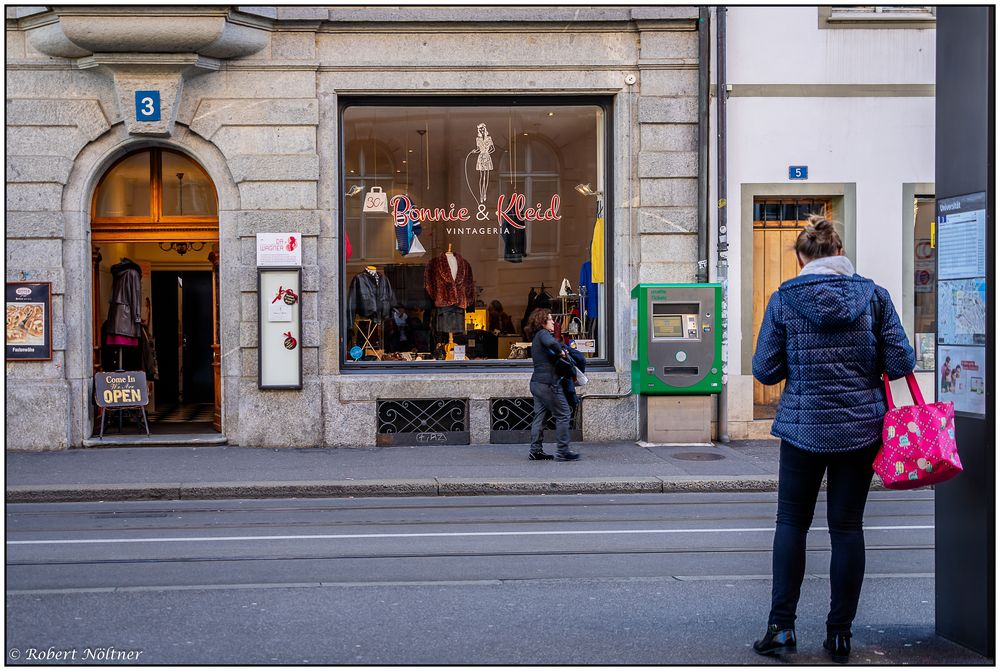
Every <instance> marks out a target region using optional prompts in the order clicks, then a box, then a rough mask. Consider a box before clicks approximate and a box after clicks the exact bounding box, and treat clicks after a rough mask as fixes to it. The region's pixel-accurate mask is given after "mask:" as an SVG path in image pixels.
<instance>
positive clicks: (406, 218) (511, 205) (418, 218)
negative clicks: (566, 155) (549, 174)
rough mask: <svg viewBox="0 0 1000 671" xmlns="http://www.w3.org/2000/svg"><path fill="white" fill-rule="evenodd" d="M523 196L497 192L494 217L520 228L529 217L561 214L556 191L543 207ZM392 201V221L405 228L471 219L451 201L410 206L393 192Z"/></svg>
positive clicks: (548, 217) (406, 198)
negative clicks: (532, 204)
mask: <svg viewBox="0 0 1000 671" xmlns="http://www.w3.org/2000/svg"><path fill="white" fill-rule="evenodd" d="M525 203H526V199H525V197H524V194H523V193H512V194H511V195H510V196H509V197H508V196H506V195H503V194H501V195H500V199H499V200H498V201H497V220H498V221H499V222H500V223H501V224H506V225H509V226H513V227H514V228H518V229H522V230H523V229H524V228H525V224H526V223H527V222H529V221H559V220H561V219H562V215H561V214H559V208H560V206H561V204H562V201H561V199H560V198H559V194H553V196H552V200H551V201H550V202H549V207H548V208H547V209H545V208H543V207H542V204H541V203H537V204H536V205H535V207H526V206H525ZM389 204H390V205H392V215H393V219H394V222H395V225H396V226H397V227H399V228H405V227H406V226H407V225H408V224H410V223H414V224H416V223H422V222H429V221H430V222H433V221H446V222H461V221H470V220H471V219H472V217H471V215H470V214H469V210H468V208H465V207H460V208H458V209H456V208H455V203H451V204H450V205H449V206H448V208H447V209H446V208H443V207H437V208H429V207H413V201H411V200H410V197H409V196H406V195H398V196H393V197H392V198H391V199H390V200H389Z"/></svg>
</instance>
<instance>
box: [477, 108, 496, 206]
mask: <svg viewBox="0 0 1000 671" xmlns="http://www.w3.org/2000/svg"><path fill="white" fill-rule="evenodd" d="M476 149H477V151H478V152H479V158H477V159H476V170H477V171H478V172H479V202H480V203H485V202H486V188H487V185H488V184H489V180H490V171H491V170H493V158H492V157H491V156H490V154H492V153H493V151H494V149H495V148H494V146H493V138H492V137H490V133H489V131H487V130H486V124H484V123H481V124H479V125H478V126H476Z"/></svg>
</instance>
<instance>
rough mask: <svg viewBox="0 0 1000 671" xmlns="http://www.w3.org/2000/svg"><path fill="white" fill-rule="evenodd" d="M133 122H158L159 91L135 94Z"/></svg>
mask: <svg viewBox="0 0 1000 671" xmlns="http://www.w3.org/2000/svg"><path fill="white" fill-rule="evenodd" d="M135 120H136V121H159V120H160V92H159V91H136V92H135Z"/></svg>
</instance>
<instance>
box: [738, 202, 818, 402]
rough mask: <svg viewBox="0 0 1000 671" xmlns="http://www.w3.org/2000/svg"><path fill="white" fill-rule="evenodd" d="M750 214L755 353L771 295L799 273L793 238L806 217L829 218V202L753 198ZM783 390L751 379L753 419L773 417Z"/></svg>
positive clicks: (780, 387)
mask: <svg viewBox="0 0 1000 671" xmlns="http://www.w3.org/2000/svg"><path fill="white" fill-rule="evenodd" d="M753 212H754V222H753V343H754V350H755V351H756V348H757V335H758V334H759V333H760V325H761V323H762V322H763V320H764V310H765V309H766V308H767V302H768V301H769V300H770V299H771V294H773V293H774V292H775V291H777V289H778V287H779V286H781V283H782V282H784V281H785V280H789V279H791V278H793V277H795V276H796V275H797V274H798V272H799V265H798V260H797V259H796V257H795V240H796V238H798V236H799V233H800V232H801V231H802V228H803V227H804V226H805V225H806V224H807V223H809V222H808V217H809V215H810V214H821V215H823V216H825V217H830V216H832V203H831V201H830V200H829V199H816V198H805V199H802V198H758V199H754V208H753ZM784 388H785V383H784V382H779V383H778V384H773V385H764V384H761V383H760V382H758V381H757V380H754V383H753V416H754V419H769V418H773V417H774V414H775V411H776V410H777V408H778V400H779V399H780V398H781V392H782V390H784Z"/></svg>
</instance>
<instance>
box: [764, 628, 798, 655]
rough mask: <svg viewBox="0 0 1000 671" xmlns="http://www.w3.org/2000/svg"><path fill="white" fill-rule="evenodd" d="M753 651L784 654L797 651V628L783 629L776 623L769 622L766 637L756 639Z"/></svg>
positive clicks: (765, 653)
mask: <svg viewBox="0 0 1000 671" xmlns="http://www.w3.org/2000/svg"><path fill="white" fill-rule="evenodd" d="M753 651H754V652H756V653H757V654H758V655H783V654H787V653H794V652H797V649H796V647H795V630H794V629H792V628H788V629H782V628H781V627H779V626H778V625H776V624H769V625H767V633H765V634H764V638H762V639H760V640H759V641H754V644H753Z"/></svg>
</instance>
